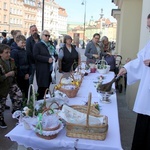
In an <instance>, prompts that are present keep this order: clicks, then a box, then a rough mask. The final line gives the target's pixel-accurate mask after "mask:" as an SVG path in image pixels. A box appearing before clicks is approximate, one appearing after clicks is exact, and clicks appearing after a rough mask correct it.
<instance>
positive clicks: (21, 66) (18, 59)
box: [10, 42, 31, 77]
mask: <svg viewBox="0 0 150 150" xmlns="http://www.w3.org/2000/svg"><path fill="white" fill-rule="evenodd" d="M10 56H11V57H12V58H14V60H15V65H16V67H17V76H19V77H25V75H26V74H29V75H30V74H31V65H30V63H29V59H28V56H27V51H26V50H25V49H24V48H23V49H22V48H20V47H18V46H17V44H16V43H15V42H14V43H13V44H12V45H11V53H10Z"/></svg>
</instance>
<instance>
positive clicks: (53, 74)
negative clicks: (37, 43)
mask: <svg viewBox="0 0 150 150" xmlns="http://www.w3.org/2000/svg"><path fill="white" fill-rule="evenodd" d="M52 58H53V64H52V67H53V71H52V74H51V77H52V84H56V73H55V64H56V63H55V58H54V57H53V56H52Z"/></svg>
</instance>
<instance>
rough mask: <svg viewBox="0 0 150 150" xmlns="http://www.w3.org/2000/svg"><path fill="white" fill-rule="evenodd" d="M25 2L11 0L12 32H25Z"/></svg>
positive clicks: (10, 21)
mask: <svg viewBox="0 0 150 150" xmlns="http://www.w3.org/2000/svg"><path fill="white" fill-rule="evenodd" d="M23 9H24V6H23V1H22V0H10V8H9V27H10V28H9V31H11V30H21V31H22V32H23V31H24V30H23V19H24V18H23Z"/></svg>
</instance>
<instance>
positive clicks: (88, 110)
mask: <svg viewBox="0 0 150 150" xmlns="http://www.w3.org/2000/svg"><path fill="white" fill-rule="evenodd" d="M91 98H92V93H91V92H90V93H89V96H88V108H87V116H86V126H89V114H90V108H91Z"/></svg>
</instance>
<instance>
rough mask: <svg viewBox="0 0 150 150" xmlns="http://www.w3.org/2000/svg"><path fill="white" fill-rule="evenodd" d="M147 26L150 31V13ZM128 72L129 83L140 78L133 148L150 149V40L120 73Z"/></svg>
mask: <svg viewBox="0 0 150 150" xmlns="http://www.w3.org/2000/svg"><path fill="white" fill-rule="evenodd" d="M147 28H148V29H149V31H150V14H149V15H148V16H147ZM126 73H127V83H128V84H133V83H135V82H136V81H138V80H140V85H139V89H138V93H137V96H136V100H135V103H134V108H133V111H135V112H136V113H137V114H138V115H137V121H136V126H135V131H134V137H133V142H132V150H150V142H149V141H150V41H149V42H148V44H147V45H146V46H145V47H144V48H143V49H142V50H141V51H140V52H139V53H138V54H137V58H136V59H134V60H131V61H130V62H128V63H127V64H126V65H124V68H121V69H120V71H119V75H123V74H126Z"/></svg>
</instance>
